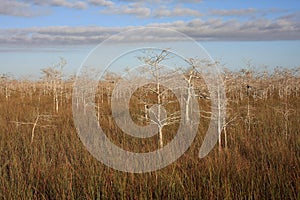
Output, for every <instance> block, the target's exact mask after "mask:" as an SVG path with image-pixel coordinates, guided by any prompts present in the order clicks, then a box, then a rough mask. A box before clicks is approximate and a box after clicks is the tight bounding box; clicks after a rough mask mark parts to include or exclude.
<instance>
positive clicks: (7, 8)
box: [0, 0, 39, 17]
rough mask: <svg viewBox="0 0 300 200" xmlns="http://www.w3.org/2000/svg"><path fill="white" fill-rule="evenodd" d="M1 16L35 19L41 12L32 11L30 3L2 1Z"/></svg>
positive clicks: (11, 0) (0, 2)
mask: <svg viewBox="0 0 300 200" xmlns="http://www.w3.org/2000/svg"><path fill="white" fill-rule="evenodd" d="M0 5H1V6H0V15H10V16H19V17H33V16H36V15H39V12H36V11H34V10H32V8H31V6H30V4H29V3H26V2H21V1H15V0H0Z"/></svg>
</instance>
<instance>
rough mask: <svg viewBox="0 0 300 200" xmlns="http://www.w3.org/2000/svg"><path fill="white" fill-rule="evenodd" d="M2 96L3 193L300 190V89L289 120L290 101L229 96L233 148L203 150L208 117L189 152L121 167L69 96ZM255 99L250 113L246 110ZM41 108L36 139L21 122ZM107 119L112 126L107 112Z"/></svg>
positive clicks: (224, 194) (159, 195) (59, 195)
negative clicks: (82, 136) (79, 128)
mask: <svg viewBox="0 0 300 200" xmlns="http://www.w3.org/2000/svg"><path fill="white" fill-rule="evenodd" d="M36 92H37V94H38V91H36ZM229 97H230V95H229ZM0 101H1V103H0V197H1V198H2V199H299V198H300V193H299V190H300V182H299V178H300V177H299V174H300V160H299V159H300V125H299V124H300V97H299V96H297V95H294V94H290V96H288V106H289V107H290V108H292V109H293V113H292V114H291V115H289V118H288V120H286V118H284V115H283V114H281V113H280V112H278V109H277V108H281V107H280V106H281V105H283V104H282V99H279V98H278V97H277V96H276V95H273V96H271V97H269V98H268V99H264V100H254V99H244V100H240V101H239V102H238V103H236V102H234V103H233V102H229V107H231V108H234V112H236V113H239V118H238V119H237V120H236V121H235V123H234V124H232V125H231V126H229V127H228V128H227V133H228V148H227V149H225V148H224V147H223V149H222V150H221V151H219V150H218V148H217V147H215V148H214V150H213V151H212V152H211V153H210V154H209V155H208V156H207V157H205V158H204V159H199V158H198V151H199V147H200V145H201V143H202V140H203V136H204V133H205V130H206V129H207V125H208V121H205V120H204V121H203V122H202V123H201V125H200V127H199V132H200V133H199V134H198V136H197V137H196V139H195V141H194V143H193V145H192V146H191V147H190V149H189V150H188V151H187V152H186V154H184V155H183V156H182V157H181V158H180V159H179V160H178V161H177V162H175V163H173V164H172V165H170V166H168V167H166V168H164V169H162V170H159V171H156V172H152V173H144V174H131V173H124V172H119V171H115V170H113V169H110V168H108V167H106V166H105V165H103V164H102V163H100V162H98V161H97V160H96V159H95V158H94V157H92V156H91V155H90V154H89V152H88V151H87V150H86V149H85V147H84V146H83V144H82V143H81V141H80V140H79V138H78V136H77V133H76V130H75V128H74V124H73V121H72V110H71V107H72V106H71V102H70V100H66V103H64V104H63V105H62V107H61V108H60V111H59V112H58V113H55V112H53V105H52V98H51V96H42V98H40V99H39V98H38V95H33V96H32V97H31V98H30V97H25V98H23V99H22V100H20V97H19V96H18V95H12V96H11V97H10V98H9V99H8V100H7V99H6V98H5V97H4V96H1V97H0ZM249 101H250V104H251V118H249V113H246V112H247V111H246V107H247V104H249ZM286 103H287V102H286ZM284 108H286V107H284V105H283V107H282V109H284ZM38 113H39V114H47V115H49V116H51V119H50V120H45V121H40V124H39V125H40V126H37V127H36V129H35V135H34V138H33V140H32V141H31V137H32V135H31V134H32V128H33V127H32V125H31V124H16V123H15V122H16V121H17V122H33V121H34V120H35V118H36V115H37V114H38ZM249 119H251V120H249ZM101 123H102V125H103V127H106V128H104V129H106V130H107V131H108V132H109V130H110V131H111V132H113V130H111V127H110V126H111V125H108V124H107V123H106V121H105V120H102V122H101ZM286 124H287V125H288V129H286ZM45 125H47V126H45ZM175 128H176V127H175ZM165 132H166V133H167V132H168V130H165ZM115 139H116V140H117V138H115ZM154 141H155V140H154ZM135 142H136V145H139V144H138V141H135ZM152 142H153V141H152ZM116 143H117V141H116ZM125 145H126V144H125ZM130 145H132V143H131V144H130ZM149 145H150V144H149ZM149 149H152V147H150V146H149Z"/></svg>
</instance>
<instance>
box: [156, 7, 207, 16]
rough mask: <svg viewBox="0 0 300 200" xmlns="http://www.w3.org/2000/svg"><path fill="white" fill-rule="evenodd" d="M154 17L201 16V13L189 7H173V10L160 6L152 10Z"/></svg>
mask: <svg viewBox="0 0 300 200" xmlns="http://www.w3.org/2000/svg"><path fill="white" fill-rule="evenodd" d="M153 16H154V17H178V16H194V17H199V16H202V13H201V12H199V11H198V10H193V9H190V8H174V9H173V10H169V9H165V8H161V9H158V10H155V11H154V12H153Z"/></svg>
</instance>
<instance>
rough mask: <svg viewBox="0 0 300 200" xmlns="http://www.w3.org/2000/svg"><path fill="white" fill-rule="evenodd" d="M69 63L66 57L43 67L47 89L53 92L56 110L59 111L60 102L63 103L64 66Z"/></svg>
mask: <svg viewBox="0 0 300 200" xmlns="http://www.w3.org/2000/svg"><path fill="white" fill-rule="evenodd" d="M66 64H67V62H66V60H65V59H64V58H60V61H59V62H58V63H57V64H54V65H53V66H50V67H47V68H45V69H42V73H43V74H44V77H43V79H44V81H45V84H46V89H47V90H50V91H52V93H53V104H54V110H55V111H56V112H58V111H59V103H61V105H62V98H63V68H64V67H65V65H66Z"/></svg>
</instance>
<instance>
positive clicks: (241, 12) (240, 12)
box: [210, 8, 259, 16]
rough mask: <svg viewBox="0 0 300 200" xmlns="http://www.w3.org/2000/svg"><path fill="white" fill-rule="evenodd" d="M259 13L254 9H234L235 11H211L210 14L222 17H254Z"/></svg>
mask: <svg viewBox="0 0 300 200" xmlns="http://www.w3.org/2000/svg"><path fill="white" fill-rule="evenodd" d="M258 12H259V11H258V10H257V9H254V8H246V9H233V10H224V9H223V10H211V11H210V13H211V14H213V15H220V16H243V15H252V14H256V13H258Z"/></svg>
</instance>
